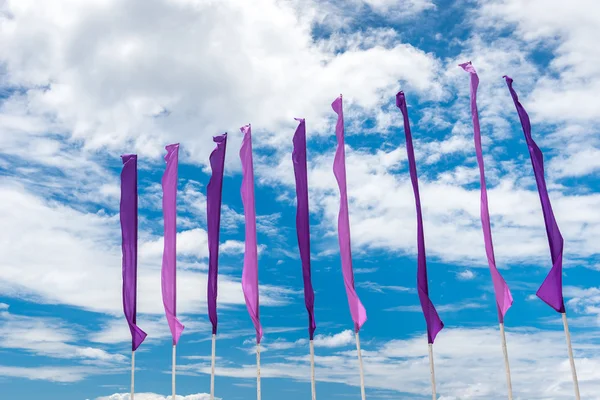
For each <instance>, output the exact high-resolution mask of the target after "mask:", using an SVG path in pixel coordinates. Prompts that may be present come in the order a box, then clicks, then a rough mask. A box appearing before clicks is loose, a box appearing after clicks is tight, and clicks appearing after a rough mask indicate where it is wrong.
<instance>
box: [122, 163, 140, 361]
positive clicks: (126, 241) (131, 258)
mask: <svg viewBox="0 0 600 400" xmlns="http://www.w3.org/2000/svg"><path fill="white" fill-rule="evenodd" d="M121 159H122V160H123V171H122V172H121V205H120V217H121V237H122V242H121V248H122V250H123V312H124V313H125V318H126V319H127V323H128V324H129V330H130V331H131V350H133V351H136V350H137V348H138V347H139V346H140V344H142V342H143V341H144V339H145V338H146V333H145V332H144V331H143V330H141V329H140V328H138V326H137V325H136V312H137V239H138V193H137V155H135V154H126V155H122V156H121Z"/></svg>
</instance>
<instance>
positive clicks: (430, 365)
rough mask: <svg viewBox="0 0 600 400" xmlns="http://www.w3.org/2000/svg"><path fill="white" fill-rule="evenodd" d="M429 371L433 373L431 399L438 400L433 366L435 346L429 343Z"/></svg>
mask: <svg viewBox="0 0 600 400" xmlns="http://www.w3.org/2000/svg"><path fill="white" fill-rule="evenodd" d="M429 370H430V372H431V398H432V399H433V400H437V394H436V391H435V368H434V366H433V344H432V343H429Z"/></svg>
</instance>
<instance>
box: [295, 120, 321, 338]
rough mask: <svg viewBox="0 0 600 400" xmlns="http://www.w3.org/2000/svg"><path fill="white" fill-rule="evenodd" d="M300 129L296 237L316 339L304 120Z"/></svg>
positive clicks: (297, 136)
mask: <svg viewBox="0 0 600 400" xmlns="http://www.w3.org/2000/svg"><path fill="white" fill-rule="evenodd" d="M296 121H298V122H299V123H298V128H296V133H294V139H293V141H292V142H293V144H294V150H293V152H292V162H293V163H294V176H295V177H296V199H297V200H296V235H297V236H298V250H299V251H300V259H301V261H302V278H303V279H304V304H305V305H306V311H308V334H309V336H310V340H313V339H314V335H315V329H317V324H316V322H315V292H314V290H313V286H312V281H311V273H310V272H311V271H310V223H309V215H308V170H307V165H306V124H305V121H304V118H296Z"/></svg>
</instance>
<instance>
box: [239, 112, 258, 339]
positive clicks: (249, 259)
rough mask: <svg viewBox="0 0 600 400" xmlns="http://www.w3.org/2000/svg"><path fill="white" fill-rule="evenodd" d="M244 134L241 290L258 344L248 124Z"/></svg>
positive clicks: (256, 279)
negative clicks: (243, 221) (244, 224)
mask: <svg viewBox="0 0 600 400" xmlns="http://www.w3.org/2000/svg"><path fill="white" fill-rule="evenodd" d="M240 130H241V131H242V133H243V134H244V139H243V140H242V147H241V148H240V160H241V161H242V188H241V190H240V192H241V194H242V203H243V204H244V220H245V222H246V242H245V250H244V270H243V271H242V290H243V291H244V298H245V299H246V307H247V308H248V314H250V318H252V322H253V323H254V328H255V329H256V343H257V344H260V341H261V339H262V336H263V330H262V326H260V313H259V299H258V248H257V246H256V209H255V205H254V167H253V166H252V131H251V129H250V124H248V125H246V126H243V127H241V128H240Z"/></svg>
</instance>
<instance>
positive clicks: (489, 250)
mask: <svg viewBox="0 0 600 400" xmlns="http://www.w3.org/2000/svg"><path fill="white" fill-rule="evenodd" d="M460 67H461V68H462V69H464V70H465V71H466V72H468V73H469V74H470V76H471V117H472V120H473V132H474V135H473V136H474V141H475V153H476V155H477V164H478V165H479V183H480V186H481V227H482V229H483V241H484V243H485V253H486V255H487V259H488V264H489V267H490V272H491V274H492V281H493V283H494V293H495V295H496V307H497V309H498V320H499V322H500V334H501V337H502V349H503V351H504V365H505V367H506V382H507V386H508V398H509V400H512V383H511V378H510V367H509V364H508V350H507V348H506V336H505V334H504V316H505V315H506V312H507V311H508V309H509V308H510V306H511V305H512V302H513V298H512V295H511V293H510V290H509V289H508V285H507V284H506V282H505V281H504V278H503V277H502V275H500V272H499V271H498V268H497V267H496V259H495V257H494V245H493V242H492V229H491V226H490V212H489V207H488V197H487V188H486V183H485V167H484V164H483V150H482V147H481V129H480V126H479V113H478V111H477V88H478V86H479V77H478V76H477V71H475V68H474V67H473V65H472V64H471V62H470V61H469V62H467V63H464V64H460Z"/></svg>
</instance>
